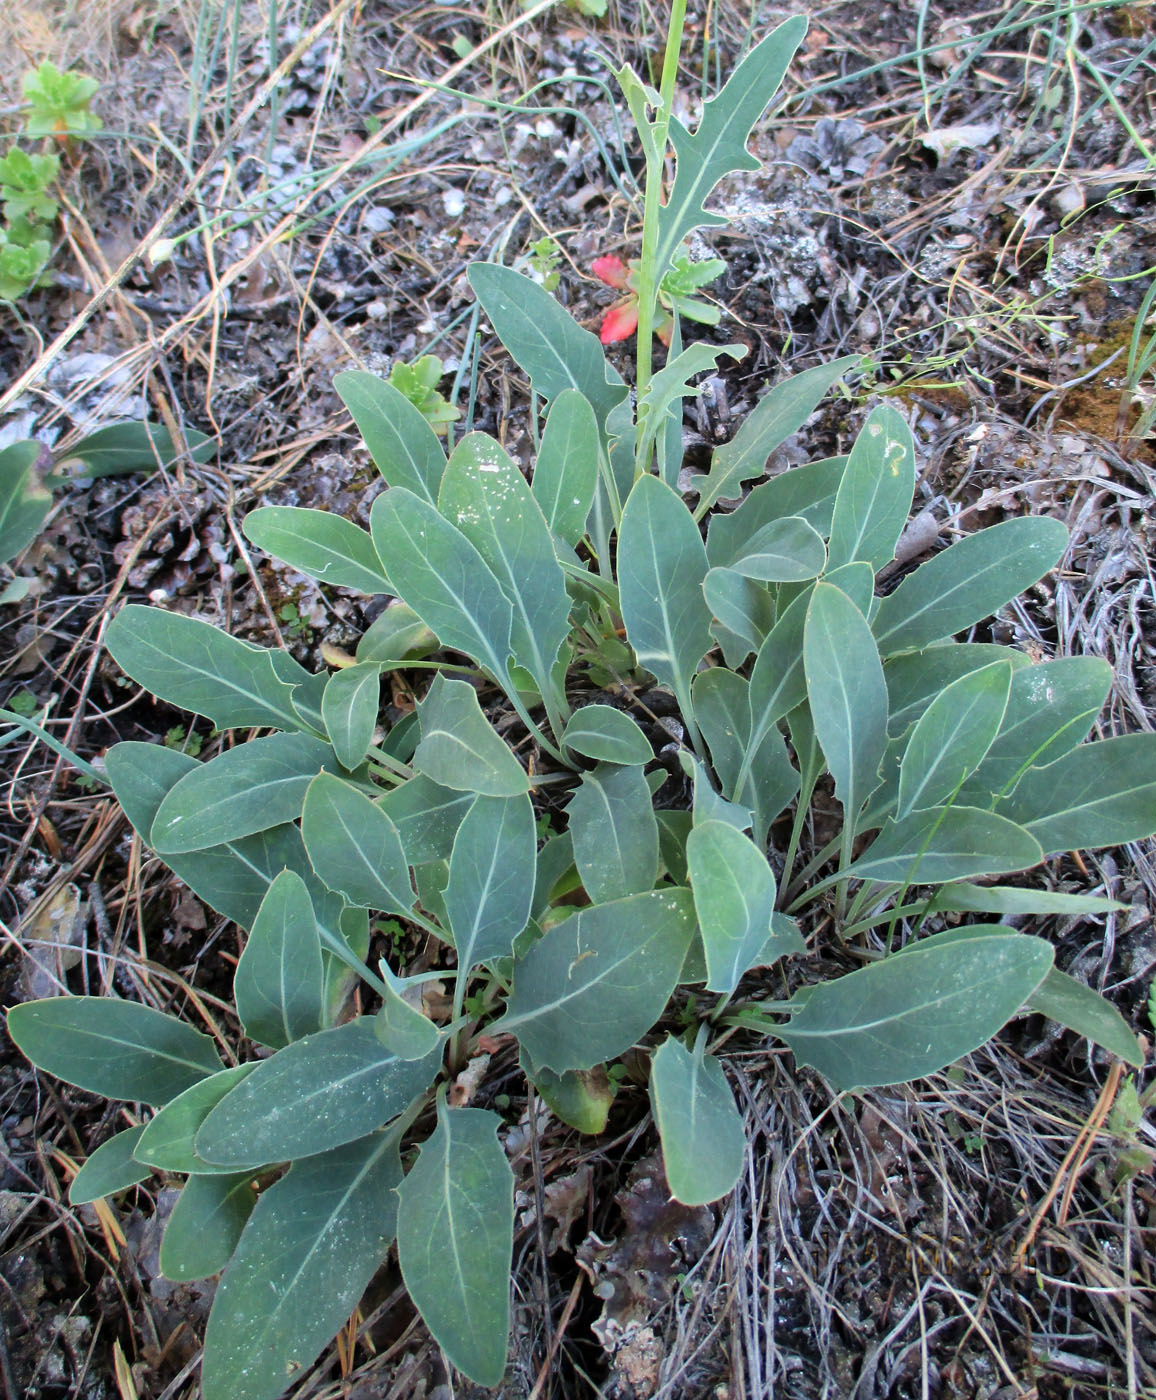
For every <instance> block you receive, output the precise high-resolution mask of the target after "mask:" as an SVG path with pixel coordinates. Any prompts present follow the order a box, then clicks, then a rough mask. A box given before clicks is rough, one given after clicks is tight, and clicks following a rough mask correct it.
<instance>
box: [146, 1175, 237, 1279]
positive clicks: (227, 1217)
mask: <svg viewBox="0 0 1156 1400" xmlns="http://www.w3.org/2000/svg"><path fill="white" fill-rule="evenodd" d="M256 1204H257V1193H256V1191H254V1189H253V1173H252V1172H233V1173H231V1174H230V1175H228V1176H191V1177H189V1179H188V1181H186V1182H185V1186H184V1190H183V1191H182V1192H181V1194H180V1195H179V1196H178V1197H177V1203H176V1205H175V1206H173V1211H172V1214H171V1215H170V1216H169V1218H168V1223H167V1224H166V1225H165V1233H164V1235H163V1237H162V1239H161V1259H160V1263H161V1273H162V1274H163V1275H164V1276H165V1278H167V1279H171V1280H172V1281H173V1282H174V1283H190V1282H192V1281H194V1280H196V1279H202V1278H212V1276H213V1275H214V1274H219V1273H220V1272H221V1270H222V1269H223V1268H224V1267H225V1266H226V1264H228V1262H229V1260H230V1259H231V1258H232V1257H233V1251H234V1250H235V1249H236V1248H237V1242H238V1241H239V1240H240V1238H241V1235H242V1233H243V1232H244V1229H245V1226H246V1224H247V1223H248V1220H249V1217H250V1215H252V1213H253V1207H254V1206H255V1205H256Z"/></svg>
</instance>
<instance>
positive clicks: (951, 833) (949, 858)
mask: <svg viewBox="0 0 1156 1400" xmlns="http://www.w3.org/2000/svg"><path fill="white" fill-rule="evenodd" d="M1043 858H1044V853H1043V851H1042V850H1041V848H1040V843H1039V842H1038V841H1037V840H1036V839H1035V837H1034V836H1032V835H1031V834H1030V833H1029V832H1028V831H1026V830H1025V829H1024V828H1023V827H1022V826H1016V825H1015V823H1014V822H1010V821H1008V820H1007V818H1006V817H1002V816H996V814H995V813H994V812H985V811H983V810H981V809H980V808H978V807H932V808H929V809H928V810H927V811H922V812H912V813H911V814H910V816H907V817H904V818H903V820H902V821H898V822H895V821H888V822H887V823H886V824H885V825H884V827H883V830H882V831H881V832H880V833H879V835H878V836H877V837H876V838H875V840H874V841H873V842H872V843H871V845H870V846H868V847H867V849H866V850H865V851H864V852H863V854H862V855H861V856H860V857H859V859H858V860H857V861H855V862H854V863H853V864H852V865H850V866H849V867H848V868H847V869H846V870H845V871H844V872H843V874H844V875H850V876H853V877H854V878H855V879H857V880H877V881H879V882H881V883H891V882H895V883H906V884H918V885H934V884H939V883H940V881H943V880H959V879H963V878H965V877H968V876H972V875H1000V874H1005V873H1007V872H1009V871H1012V870H1026V869H1028V868H1029V867H1030V866H1033V865H1038V864H1039V862H1040V861H1041V860H1043ZM831 878H832V879H833V878H835V877H831Z"/></svg>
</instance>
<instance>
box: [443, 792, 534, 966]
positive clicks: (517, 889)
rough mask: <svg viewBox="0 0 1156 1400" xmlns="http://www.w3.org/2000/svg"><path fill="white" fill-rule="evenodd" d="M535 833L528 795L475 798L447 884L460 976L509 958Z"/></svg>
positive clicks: (523, 911) (529, 878) (525, 908)
mask: <svg viewBox="0 0 1156 1400" xmlns="http://www.w3.org/2000/svg"><path fill="white" fill-rule="evenodd" d="M536 859H537V833H536V830H535V824H534V808H533V806H532V804H531V802H530V798H529V795H528V794H527V793H521V794H519V795H518V796H517V797H477V798H475V799H474V805H473V806H472V807H471V808H470V810H469V812H468V813H467V814H466V818H465V820H464V821H463V822H462V824H461V826H460V827H459V828H458V834H457V836H456V837H455V839H454V849H453V854H452V855H451V856H450V875H449V881H448V883H447V884H446V888H445V895H444V898H445V907H446V914H447V916H448V918H449V921H450V931H451V932H452V934H453V940H454V947H455V948H456V949H457V953H458V976H459V977H465V976H467V974H468V973H469V971H470V969H471V968H472V967H473V966H474V964H475V963H480V962H489V961H490V959H491V958H497V957H503V956H508V955H509V953H510V950H511V947H512V945H513V942H514V939H515V938H517V936H518V934H520V933H521V932H522V930H523V929H524V928H525V927H526V924H527V923H528V922H529V919H530V907H531V904H532V903H533V898H534V864H535V861H536Z"/></svg>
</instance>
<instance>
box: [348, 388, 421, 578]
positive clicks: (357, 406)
mask: <svg viewBox="0 0 1156 1400" xmlns="http://www.w3.org/2000/svg"><path fill="white" fill-rule="evenodd" d="M333 387H334V388H335V389H336V390H337V392H338V393H339V394H340V395H341V400H342V402H343V403H344V404H345V407H346V408H347V409H349V411H350V413H351V414H352V415H353V421H354V422H355V423H356V424H357V431H358V432H359V433H360V434H361V436H362V438H363V439H364V442H365V445H366V447H368V448H369V455H370V456H371V457H372V458H373V464H374V466H375V467H376V468H377V470H378V471H379V472H380V473H381V475H382V477H383V478H384V480H385V481H386V483H387V484H388V485H390V486H402V487H404V488H405V489H406V490H407V491H412V492H413V493H414V495H415V496H420V497H422V498H423V499H425V500H427V501H429V502H430V504H431V505H432V504H433V502H434V501H436V500H437V496H438V487H439V486H440V485H441V479H442V472H443V471H445V466H446V454H445V452H444V450H443V449H442V445H441V443H440V442H439V441H438V437H437V434H436V433H435V432H434V430H433V429H432V428H431V427H430V425H429V423H428V422H427V421H426V419H425V417H424V415H423V414H422V413H421V411H420V409H418V408H415V407H414V405H413V404H411V403H410V401H409V400H408V399H407V398H406V396H405V395H404V394H403V393H402V392H401V390H400V389H397V388H395V387H394V385H392V384H390V383H389V381H388V380H385V379H379V378H378V376H377V375H375V374H366V373H365V372H364V371H363V370H355V369H350V370H343V371H342V372H341V373H340V374H336V375H334V376H333ZM391 591H392V590H391Z"/></svg>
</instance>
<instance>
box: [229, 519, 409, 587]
mask: <svg viewBox="0 0 1156 1400" xmlns="http://www.w3.org/2000/svg"><path fill="white" fill-rule="evenodd" d="M241 528H242V529H243V531H244V533H245V537H246V539H249V540H251V541H252V542H253V544H255V545H256V546H257V548H258V549H263V550H265V552H266V553H267V554H271V555H272V556H273V558H274V559H280V560H281V561H282V562H283V563H286V564H288V565H289V566H290V568H293V569H297V570H299V571H300V572H301V573H303V574H308V575H309V577H310V578H315V579H317V580H318V581H319V582H321V583H332V584H335V585H336V586H337V587H339V588H353V589H356V590H357V591H358V592H359V593H369V594H375V593H392V592H393V588H392V587H391V585H390V582H389V579H388V578H386V576H385V570H384V569H383V568H382V567H381V560H380V559H379V558H378V557H377V550H375V549H374V547H373V540H372V539H371V538H370V536H369V533H368V531H366V530H362V529H361V528H360V527H359V526H357V525H354V523H353V522H352V521H351V520H346V519H345V518H344V517H343V516H340V515H334V514H333V513H332V512H331V511H327V510H309V509H306V508H305V507H304V506H260V507H258V508H257V509H256V510H251V511H250V512H249V514H248V515H247V516H246V517H245V520H244V523H243V525H242V527H241Z"/></svg>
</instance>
